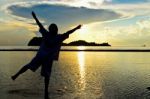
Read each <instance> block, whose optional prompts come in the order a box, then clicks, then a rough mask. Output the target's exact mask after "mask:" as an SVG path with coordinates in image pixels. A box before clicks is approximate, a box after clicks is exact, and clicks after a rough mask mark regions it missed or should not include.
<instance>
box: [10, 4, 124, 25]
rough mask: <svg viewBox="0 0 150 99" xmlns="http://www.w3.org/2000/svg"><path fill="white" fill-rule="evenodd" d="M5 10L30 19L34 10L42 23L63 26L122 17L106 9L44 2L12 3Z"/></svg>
mask: <svg viewBox="0 0 150 99" xmlns="http://www.w3.org/2000/svg"><path fill="white" fill-rule="evenodd" d="M7 11H8V12H10V13H11V14H12V15H15V16H18V17H22V18H27V19H32V17H31V11H35V12H36V14H37V16H38V17H39V18H40V20H44V22H45V23H44V24H49V23H52V22H55V23H57V24H60V25H63V26H64V27H65V26H73V25H77V24H88V23H92V22H97V21H108V20H114V19H118V18H122V17H123V15H121V13H118V12H114V11H112V10H107V9H89V8H86V7H71V6H67V5H60V4H50V3H45V2H40V3H18V4H13V5H10V6H8V7H7Z"/></svg>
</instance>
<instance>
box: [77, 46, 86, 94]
mask: <svg viewBox="0 0 150 99" xmlns="http://www.w3.org/2000/svg"><path fill="white" fill-rule="evenodd" d="M79 49H80V47H79ZM81 49H84V48H83V47H81ZM77 55H78V63H79V73H80V79H79V87H80V91H82V90H84V89H85V85H86V82H85V59H84V58H85V57H84V52H78V54H77Z"/></svg>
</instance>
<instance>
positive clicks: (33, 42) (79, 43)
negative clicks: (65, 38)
mask: <svg viewBox="0 0 150 99" xmlns="http://www.w3.org/2000/svg"><path fill="white" fill-rule="evenodd" d="M41 42H42V37H33V38H32V39H31V40H30V41H29V43H28V46H40V44H41ZM62 46H111V45H110V44H109V43H101V44H99V43H95V42H86V41H84V40H78V41H73V42H70V43H62Z"/></svg>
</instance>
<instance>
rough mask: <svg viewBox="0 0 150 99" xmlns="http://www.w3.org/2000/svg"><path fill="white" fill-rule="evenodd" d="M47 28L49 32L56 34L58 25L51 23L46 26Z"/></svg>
mask: <svg viewBox="0 0 150 99" xmlns="http://www.w3.org/2000/svg"><path fill="white" fill-rule="evenodd" d="M48 29H49V32H50V33H51V34H52V35H57V34H58V27H57V25H56V24H54V23H52V24H50V25H49V27H48Z"/></svg>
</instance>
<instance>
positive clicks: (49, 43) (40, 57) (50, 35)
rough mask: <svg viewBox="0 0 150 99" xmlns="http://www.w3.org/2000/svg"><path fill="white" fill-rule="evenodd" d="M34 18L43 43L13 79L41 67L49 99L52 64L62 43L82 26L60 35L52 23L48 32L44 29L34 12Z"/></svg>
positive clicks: (46, 94)
mask: <svg viewBox="0 0 150 99" xmlns="http://www.w3.org/2000/svg"><path fill="white" fill-rule="evenodd" d="M32 16H33V18H34V19H35V21H36V23H37V25H38V26H39V32H40V33H41V34H42V43H41V45H40V48H39V50H38V52H37V54H36V55H35V57H34V58H33V59H32V60H31V62H29V63H28V64H26V65H25V66H23V67H22V68H21V69H20V70H19V71H18V72H17V73H16V74H15V75H13V76H12V77H11V78H12V80H15V79H16V78H17V77H18V76H19V75H20V74H23V73H24V72H26V71H27V70H28V69H30V70H31V71H33V72H35V71H36V70H37V69H38V68H39V67H40V66H41V76H43V77H44V78H45V79H44V82H45V95H44V97H45V99H49V96H48V86H49V79H50V75H51V69H52V64H53V61H54V60H58V55H59V50H60V47H61V43H62V42H63V41H64V40H65V39H67V38H68V37H69V35H70V34H72V33H73V32H74V31H76V30H77V29H80V28H81V25H78V26H77V27H75V28H74V29H72V30H69V31H67V32H66V33H64V34H58V28H57V25H56V24H54V23H52V24H50V26H49V27H48V31H47V30H46V29H45V28H44V27H43V25H42V24H41V23H40V22H39V20H38V19H37V17H36V15H35V13H34V12H32Z"/></svg>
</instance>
